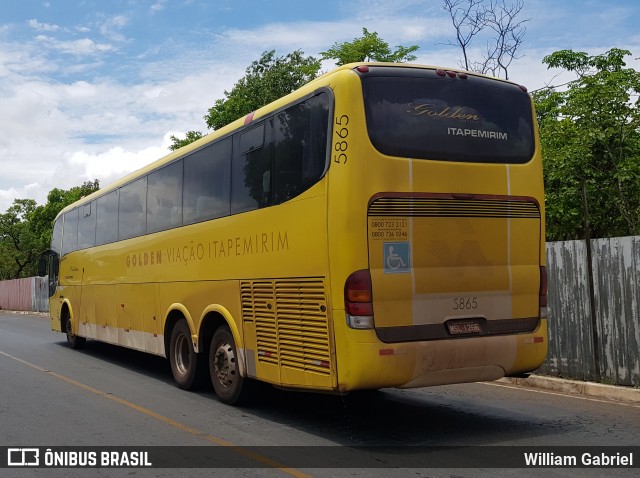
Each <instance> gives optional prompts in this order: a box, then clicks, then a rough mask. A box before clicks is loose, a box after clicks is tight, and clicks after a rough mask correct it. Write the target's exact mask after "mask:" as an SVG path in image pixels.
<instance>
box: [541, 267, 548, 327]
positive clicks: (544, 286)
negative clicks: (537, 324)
mask: <svg viewBox="0 0 640 478" xmlns="http://www.w3.org/2000/svg"><path fill="white" fill-rule="evenodd" d="M540 318H541V319H546V318H547V268H546V267H544V266H540Z"/></svg>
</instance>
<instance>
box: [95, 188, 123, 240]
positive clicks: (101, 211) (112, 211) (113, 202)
mask: <svg viewBox="0 0 640 478" xmlns="http://www.w3.org/2000/svg"><path fill="white" fill-rule="evenodd" d="M119 195H120V190H118V189H116V190H115V191H112V192H110V193H109V194H106V195H104V196H100V197H99V198H98V199H97V200H96V216H97V217H96V245H97V246H100V245H102V244H109V243H111V242H115V241H117V240H118V198H119Z"/></svg>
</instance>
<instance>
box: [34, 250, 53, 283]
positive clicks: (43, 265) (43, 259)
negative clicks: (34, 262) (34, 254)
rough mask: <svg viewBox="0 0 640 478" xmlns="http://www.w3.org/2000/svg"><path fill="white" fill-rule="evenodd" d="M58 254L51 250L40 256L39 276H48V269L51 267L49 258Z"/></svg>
mask: <svg viewBox="0 0 640 478" xmlns="http://www.w3.org/2000/svg"><path fill="white" fill-rule="evenodd" d="M55 254H56V253H55V252H54V251H52V250H51V249H47V250H46V251H44V252H43V253H42V254H40V259H39V260H38V275H39V276H40V277H44V276H46V275H47V269H48V265H49V257H51V256H53V255H55Z"/></svg>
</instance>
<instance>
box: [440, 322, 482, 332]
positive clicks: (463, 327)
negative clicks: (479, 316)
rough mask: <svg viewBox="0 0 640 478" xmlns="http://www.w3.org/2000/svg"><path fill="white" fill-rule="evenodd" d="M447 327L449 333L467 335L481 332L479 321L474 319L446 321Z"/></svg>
mask: <svg viewBox="0 0 640 478" xmlns="http://www.w3.org/2000/svg"><path fill="white" fill-rule="evenodd" d="M447 328H448V329H449V333H450V334H451V335H469V334H480V333H482V328H481V327H480V322H478V321H477V320H475V319H470V320H458V321H456V322H447Z"/></svg>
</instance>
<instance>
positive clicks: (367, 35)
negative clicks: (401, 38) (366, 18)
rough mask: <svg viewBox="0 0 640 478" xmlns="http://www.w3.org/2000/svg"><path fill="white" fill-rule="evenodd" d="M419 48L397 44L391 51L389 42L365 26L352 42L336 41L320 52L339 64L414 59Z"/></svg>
mask: <svg viewBox="0 0 640 478" xmlns="http://www.w3.org/2000/svg"><path fill="white" fill-rule="evenodd" d="M418 48H419V47H418V46H417V45H412V46H409V47H405V46H396V48H395V50H393V51H391V48H390V47H389V44H388V43H387V42H385V41H384V40H382V38H380V37H379V36H378V34H377V33H376V32H369V30H367V29H366V28H363V29H362V36H361V37H357V38H354V39H353V41H350V42H343V43H334V44H333V46H332V47H331V48H329V49H328V50H327V51H323V52H320V55H322V59H323V60H337V62H336V63H337V65H338V66H341V65H346V64H347V63H357V62H362V61H383V62H393V63H397V62H407V61H414V60H415V59H416V56H415V55H414V54H413V52H415V51H417V50H418Z"/></svg>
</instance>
